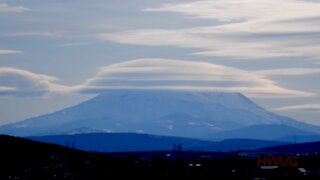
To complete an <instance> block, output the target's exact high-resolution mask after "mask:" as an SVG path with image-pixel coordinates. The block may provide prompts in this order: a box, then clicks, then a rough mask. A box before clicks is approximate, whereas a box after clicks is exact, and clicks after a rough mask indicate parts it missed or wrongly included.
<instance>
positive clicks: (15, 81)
mask: <svg viewBox="0 0 320 180" xmlns="http://www.w3.org/2000/svg"><path fill="white" fill-rule="evenodd" d="M56 81H57V79H56V78H55V77H52V76H47V75H43V74H35V73H32V72H30V71H26V70H22V69H16V68H3V67H2V68H0V95H2V96H3V95H12V96H42V95H44V94H47V93H51V92H66V91H67V89H68V87H66V86H63V85H60V84H57V83H55V82H56Z"/></svg>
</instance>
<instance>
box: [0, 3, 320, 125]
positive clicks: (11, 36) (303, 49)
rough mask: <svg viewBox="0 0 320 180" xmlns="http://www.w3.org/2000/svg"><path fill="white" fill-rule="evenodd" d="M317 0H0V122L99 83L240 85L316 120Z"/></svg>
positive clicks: (66, 102) (52, 106) (231, 88)
mask: <svg viewBox="0 0 320 180" xmlns="http://www.w3.org/2000/svg"><path fill="white" fill-rule="evenodd" d="M319 9H320V1H316V0H313V1H312V0H305V1H304V0H239V1H232V0H198V1H195V0H163V1H156V0H117V1H102V0H92V1H86V0H77V1H72V0H71V1H63V0H55V1H40V0H28V1H21V0H10V1H9V0H8V1H4V0H0V21H1V23H0V107H1V108H0V124H5V123H10V122H16V121H20V120H23V119H25V118H28V117H32V116H35V115H40V114H44V113H48V112H53V111H56V110H59V109H62V108H64V107H68V106H72V105H74V104H77V103H79V102H82V101H85V100H87V99H89V98H91V97H93V96H94V95H95V94H100V93H103V92H104V91H107V90H108V89H178V90H179V89H183V90H210V91H228V92H241V93H243V94H245V95H246V96H248V97H250V98H252V99H253V100H254V101H255V102H257V103H258V104H259V105H261V106H263V107H265V108H267V109H269V110H271V111H273V112H277V113H279V114H283V115H288V116H290V117H294V118H296V119H298V120H300V121H304V122H309V123H313V124H318V125H320V121H319V120H318V117H319V116H320V95H319V93H320V90H319V89H320V83H319V77H320V38H319V37H320V11H319Z"/></svg>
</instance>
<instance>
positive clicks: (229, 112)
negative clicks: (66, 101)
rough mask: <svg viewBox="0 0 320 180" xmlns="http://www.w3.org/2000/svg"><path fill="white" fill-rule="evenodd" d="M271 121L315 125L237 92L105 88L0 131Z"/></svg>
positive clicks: (197, 129) (183, 128)
mask: <svg viewBox="0 0 320 180" xmlns="http://www.w3.org/2000/svg"><path fill="white" fill-rule="evenodd" d="M271 124H283V125H287V126H291V127H293V128H297V129H302V130H304V131H317V130H319V129H318V128H317V127H314V126H312V125H308V124H305V123H302V122H298V121H296V120H293V119H291V118H288V117H283V116H279V115H276V114H273V113H271V112H268V111H266V110H265V109H263V108H261V107H259V106H258V105H257V104H255V103H253V102H252V101H251V100H249V99H248V98H247V97H245V96H243V95H242V94H240V93H226V92H200V91H169V90H110V91H108V92H106V93H104V94H102V95H98V96H96V97H94V98H93V99H91V100H89V101H86V102H83V103H81V104H79V105H76V106H73V107H70V108H66V109H63V110H61V111H57V112H55V113H52V114H47V115H43V116H39V117H35V118H31V119H27V120H25V121H22V122H18V123H15V124H8V125H4V126H2V127H0V133H5V134H11V135H19V136H29V135H48V134H68V133H69V132H70V133H72V134H76V133H88V132H141V133H149V134H158V135H170V136H182V137H193V138H196V137H203V136H206V135H209V134H214V133H218V132H224V131H230V130H235V129H239V128H244V127H248V126H252V125H271ZM83 131H84V132H83ZM270 133H276V132H270ZM252 138H254V137H252Z"/></svg>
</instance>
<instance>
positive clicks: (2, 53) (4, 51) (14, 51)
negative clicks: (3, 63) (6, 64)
mask: <svg viewBox="0 0 320 180" xmlns="http://www.w3.org/2000/svg"><path fill="white" fill-rule="evenodd" d="M19 53H22V51H17V50H7V49H0V55H4V54H19Z"/></svg>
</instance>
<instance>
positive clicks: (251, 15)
mask: <svg viewBox="0 0 320 180" xmlns="http://www.w3.org/2000/svg"><path fill="white" fill-rule="evenodd" d="M319 9H320V2H319V1H298V0H239V1H234V0H216V1H209V0H201V1H195V2H189V3H182V4H166V5H163V6H162V7H160V8H150V9H145V10H144V11H147V12H175V13H182V14H184V15H187V16H188V17H191V18H204V19H212V20H213V23H212V24H213V25H212V26H206V27H194V28H189V29H138V30H132V31H126V32H119V33H111V34H110V33H107V34H101V35H100V36H99V37H100V38H101V39H104V40H108V41H113V42H117V43H126V44H133V45H147V46H175V47H182V48H198V49H199V50H198V51H197V52H194V54H197V55H206V56H225V57H231V58H234V59H260V58H275V57H308V58H310V59H319V57H320V38H319V37H320V11H319Z"/></svg>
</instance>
